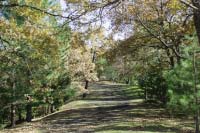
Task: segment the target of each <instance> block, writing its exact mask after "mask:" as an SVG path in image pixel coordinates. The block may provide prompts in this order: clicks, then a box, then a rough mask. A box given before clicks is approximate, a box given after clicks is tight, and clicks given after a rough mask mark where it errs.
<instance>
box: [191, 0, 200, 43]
mask: <svg viewBox="0 0 200 133" xmlns="http://www.w3.org/2000/svg"><path fill="white" fill-rule="evenodd" d="M192 3H193V5H194V6H195V7H197V8H198V10H196V9H194V18H193V19H194V25H195V28H196V32H197V36H198V39H199V45H200V0H192Z"/></svg>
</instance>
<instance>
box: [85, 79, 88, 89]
mask: <svg viewBox="0 0 200 133" xmlns="http://www.w3.org/2000/svg"><path fill="white" fill-rule="evenodd" d="M88 84H89V81H88V80H85V89H86V90H87V89H88Z"/></svg>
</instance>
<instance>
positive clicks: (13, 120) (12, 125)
mask: <svg viewBox="0 0 200 133" xmlns="http://www.w3.org/2000/svg"><path fill="white" fill-rule="evenodd" d="M10 121H11V127H15V105H14V104H13V103H12V104H11V116H10Z"/></svg>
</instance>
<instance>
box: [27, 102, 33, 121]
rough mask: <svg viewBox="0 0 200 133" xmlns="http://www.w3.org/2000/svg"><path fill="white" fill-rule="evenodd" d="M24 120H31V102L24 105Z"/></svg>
mask: <svg viewBox="0 0 200 133" xmlns="http://www.w3.org/2000/svg"><path fill="white" fill-rule="evenodd" d="M26 121H27V122H31V121H32V105H31V103H28V104H27V105H26Z"/></svg>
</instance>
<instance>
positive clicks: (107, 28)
mask: <svg viewBox="0 0 200 133" xmlns="http://www.w3.org/2000/svg"><path fill="white" fill-rule="evenodd" d="M60 5H61V7H62V10H66V8H67V6H66V2H65V1H64V0H60ZM63 15H64V16H67V15H68V13H67V12H63ZM86 18H87V19H90V18H92V15H91V16H90V15H87V16H86ZM62 21H63V22H64V20H62ZM69 25H70V27H71V28H72V29H74V30H75V31H82V32H86V31H87V27H84V26H81V27H79V28H78V29H75V25H74V23H73V22H72V23H70V24H69ZM93 26H94V27H99V26H100V21H98V22H96V23H95V24H93ZM102 27H103V28H104V35H105V37H109V36H110V35H111V33H113V29H112V24H111V20H110V19H109V18H106V17H104V20H103V24H102ZM131 32H132V28H130V27H128V28H127V29H126V30H125V32H116V33H114V35H113V39H114V40H115V41H118V40H124V39H125V38H127V37H128V34H129V33H131Z"/></svg>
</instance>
